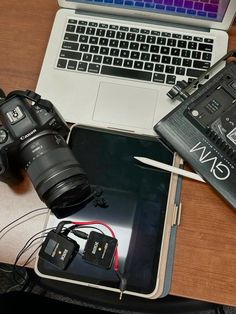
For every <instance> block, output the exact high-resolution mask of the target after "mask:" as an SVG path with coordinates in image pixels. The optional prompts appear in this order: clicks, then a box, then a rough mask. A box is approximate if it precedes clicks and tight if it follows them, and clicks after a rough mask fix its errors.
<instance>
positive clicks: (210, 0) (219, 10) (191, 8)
mask: <svg viewBox="0 0 236 314" xmlns="http://www.w3.org/2000/svg"><path fill="white" fill-rule="evenodd" d="M69 2H76V3H86V4H88V3H89V4H90V5H91V4H96V5H101V6H110V7H117V8H122V9H129V10H130V9H131V10H137V11H146V12H152V13H158V14H163V15H169V16H180V17H181V16H182V17H188V18H191V19H197V20H209V21H214V22H221V21H222V20H223V18H224V16H225V13H226V10H227V7H228V5H229V2H230V0H70V1H69Z"/></svg>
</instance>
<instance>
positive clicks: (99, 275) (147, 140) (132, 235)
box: [38, 126, 173, 294]
mask: <svg viewBox="0 0 236 314" xmlns="http://www.w3.org/2000/svg"><path fill="white" fill-rule="evenodd" d="M69 146H70V147H71V149H72V151H73V153H74V155H75V157H76V158H77V160H78V161H79V163H80V164H81V167H82V168H83V169H84V170H85V172H86V174H87V176H88V180H89V183H90V184H91V185H92V186H97V187H99V188H101V189H102V190H103V194H102V197H103V198H104V199H105V201H106V202H107V205H108V206H107V207H105V208H101V207H99V206H95V205H94V204H93V202H90V203H88V204H87V205H86V206H85V207H84V208H83V209H81V210H79V211H78V212H77V213H76V214H74V215H73V220H76V221H90V220H94V219H95V220H100V221H103V222H105V223H106V224H108V225H109V226H110V227H111V228H112V229H113V231H114V233H115V235H116V238H117V240H118V257H119V270H120V272H121V273H122V274H124V275H125V277H126V279H127V288H126V290H128V291H132V292H137V293H141V294H149V293H152V292H153V291H154V289H155V286H156V280H157V272H158V266H159V260H160V254H161V245H162V237H163V229H164V224H165V215H166V207H167V202H168V194H169V187H170V173H168V172H166V171H162V170H158V169H156V168H152V167H149V166H146V165H143V164H141V163H139V162H138V161H136V160H135V159H134V156H145V157H148V158H152V159H156V160H159V161H161V162H165V163H167V164H172V163H173V153H172V152H171V151H170V150H168V149H167V148H166V147H164V146H163V144H162V143H161V142H159V141H158V140H157V138H153V137H142V136H140V135H139V136H135V135H127V134H122V133H119V132H113V131H109V132H107V131H105V130H102V129H96V128H89V127H83V126H75V127H73V128H72V132H71V135H70V139H69ZM51 216H52V217H51V218H50V219H55V217H53V215H51ZM68 219H69V220H71V217H67V218H66V220H68ZM99 228H100V227H99ZM91 230H92V229H91ZM84 231H86V232H89V230H88V229H87V230H86V229H84ZM100 231H102V232H104V233H106V234H107V235H110V234H109V232H108V231H107V230H106V229H103V228H102V227H101V230H100ZM76 241H77V242H78V243H79V245H80V250H81V252H80V254H77V256H76V258H74V260H73V261H72V262H71V264H70V266H69V267H68V269H67V270H65V271H63V272H60V271H59V270H58V269H56V268H55V267H54V266H53V265H50V264H47V263H46V262H44V263H43V264H42V262H40V261H39V265H38V267H39V271H40V272H41V273H46V274H47V275H50V276H56V277H63V278H67V279H71V280H73V281H79V282H85V283H92V284H95V285H101V286H108V287H111V288H118V287H119V280H118V277H117V275H116V274H115V272H114V270H113V268H111V269H109V270H107V269H103V268H101V267H98V266H94V265H91V264H89V263H87V262H86V261H84V260H83V258H82V251H83V247H84V245H85V244H84V243H83V241H84V242H85V240H83V239H78V238H76Z"/></svg>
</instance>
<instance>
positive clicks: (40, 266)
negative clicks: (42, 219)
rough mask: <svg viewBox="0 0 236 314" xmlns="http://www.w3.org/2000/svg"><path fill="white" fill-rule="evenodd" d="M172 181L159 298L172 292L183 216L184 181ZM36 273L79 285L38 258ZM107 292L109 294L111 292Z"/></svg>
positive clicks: (176, 157)
mask: <svg viewBox="0 0 236 314" xmlns="http://www.w3.org/2000/svg"><path fill="white" fill-rule="evenodd" d="M181 163H182V160H181V158H180V157H179V156H178V155H177V154H175V165H176V166H177V165H178V166H179V165H181ZM171 180H172V183H171V184H173V181H175V183H176V188H175V190H173V189H172V191H171V198H172V200H170V203H173V204H174V206H173V209H172V226H171V232H170V237H169V243H168V253H167V263H166V269H165V274H164V278H165V279H164V284H163V288H162V292H161V293H160V295H158V297H159V298H162V297H165V296H166V295H167V294H168V293H169V291H170V286H171V278H172V270H173V262H174V251H175V238H176V231H177V226H178V225H179V222H180V215H181V203H180V193H181V184H182V179H181V177H178V176H177V175H175V174H172V177H171ZM170 182H171V181H170ZM173 185H174V184H173ZM48 227H49V226H47V225H46V228H48ZM35 272H36V273H37V274H38V275H39V276H41V277H44V278H48V279H53V280H59V281H64V282H71V283H77V282H76V281H74V279H73V276H70V275H69V276H68V275H67V278H64V277H63V273H60V272H59V271H58V274H57V275H56V276H55V275H53V276H52V275H51V274H50V272H48V263H47V262H45V261H43V260H42V259H39V258H38V257H37V260H36V264H35ZM78 283H79V282H78ZM79 284H80V283H79ZM85 286H92V285H87V284H85ZM110 290H111V291H116V292H118V293H119V290H118V291H117V288H115V289H113V288H111V289H110ZM107 292H108V293H109V291H107ZM134 295H136V294H134ZM118 296H119V295H118ZM137 296H141V295H139V294H138V293H137ZM142 296H143V295H142ZM144 297H145V296H144ZM155 298H156V297H155Z"/></svg>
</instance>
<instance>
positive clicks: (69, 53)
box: [60, 50, 82, 60]
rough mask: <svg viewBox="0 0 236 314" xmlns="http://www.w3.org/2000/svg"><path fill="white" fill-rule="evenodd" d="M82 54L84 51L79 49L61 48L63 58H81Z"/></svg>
mask: <svg viewBox="0 0 236 314" xmlns="http://www.w3.org/2000/svg"><path fill="white" fill-rule="evenodd" d="M81 56H82V53H81V52H77V51H71V50H61V52H60V57H61V58H68V59H76V60H80V59H81Z"/></svg>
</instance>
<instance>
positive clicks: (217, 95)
mask: <svg viewBox="0 0 236 314" xmlns="http://www.w3.org/2000/svg"><path fill="white" fill-rule="evenodd" d="M230 56H236V52H235V51H231V52H230V53H228V54H227V55H226V56H225V57H223V58H222V59H221V60H219V62H217V64H219V63H220V61H222V60H226V59H227V58H228V57H230ZM214 68H215V66H214ZM210 70H211V69H210ZM208 72H209V71H208ZM199 81H200V79H198V80H196V82H195V83H192V87H193V86H194V85H195V86H196V85H198V83H199ZM180 86H181V84H179V87H180ZM182 87H183V89H182V90H181V88H180V89H179V90H178V88H177V89H176V87H175V88H174V89H172V91H170V92H169V93H170V94H169V96H170V97H171V98H175V97H176V96H180V97H181V98H182V99H184V101H183V102H182V103H181V104H180V105H179V106H178V107H177V108H176V109H174V110H173V111H172V112H170V113H169V114H168V115H167V116H166V117H164V118H163V119H162V120H161V121H159V122H158V123H157V124H156V125H155V126H154V130H155V131H156V132H157V133H158V134H159V135H160V136H161V137H162V139H163V140H164V141H165V142H166V143H167V144H168V145H170V146H172V148H174V150H176V151H177V152H178V153H179V154H180V155H181V156H182V157H183V158H184V160H186V161H187V162H188V163H189V164H190V165H191V166H192V167H193V169H194V170H195V171H196V172H198V173H199V174H200V175H201V176H202V177H203V178H204V179H205V181H207V182H208V183H210V184H211V185H212V186H213V187H214V188H215V189H216V190H217V191H218V192H219V193H220V194H221V195H222V196H223V198H224V199H225V200H226V201H227V202H228V203H229V204H230V205H231V206H232V207H233V208H235V209H236V190H235V185H236V63H235V62H233V61H232V62H229V63H226V65H225V66H224V68H223V69H222V70H220V71H218V72H217V73H216V74H215V75H214V76H213V77H212V78H211V79H210V80H208V81H207V82H206V83H205V84H203V85H202V86H201V87H199V88H198V89H195V92H194V93H193V94H192V95H189V94H188V93H186V91H190V90H191V88H189V87H188V88H187V87H186V86H185V87H184V85H182Z"/></svg>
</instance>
